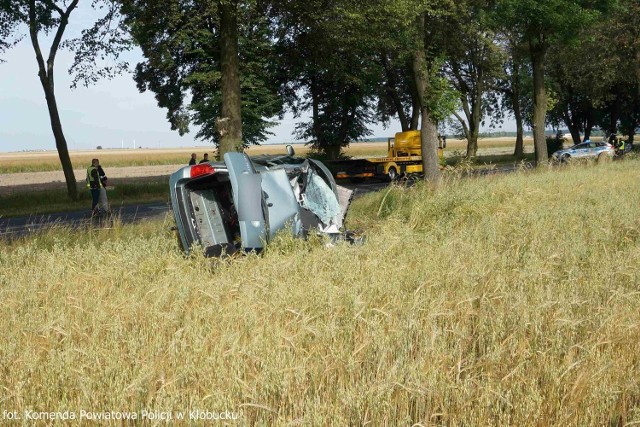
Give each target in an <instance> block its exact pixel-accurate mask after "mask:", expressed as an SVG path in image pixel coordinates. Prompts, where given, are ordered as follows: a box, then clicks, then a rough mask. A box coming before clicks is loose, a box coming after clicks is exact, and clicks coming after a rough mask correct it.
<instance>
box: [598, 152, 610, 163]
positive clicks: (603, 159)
mask: <svg viewBox="0 0 640 427" xmlns="http://www.w3.org/2000/svg"><path fill="white" fill-rule="evenodd" d="M597 160H598V163H605V162H608V161H610V160H611V156H609V155H608V154H607V153H600V154H598V159H597Z"/></svg>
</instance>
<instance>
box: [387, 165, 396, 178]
mask: <svg viewBox="0 0 640 427" xmlns="http://www.w3.org/2000/svg"><path fill="white" fill-rule="evenodd" d="M387 177H388V178H389V181H395V180H396V178H398V171H397V170H396V168H394V167H393V166H392V167H390V168H389V171H388V172H387Z"/></svg>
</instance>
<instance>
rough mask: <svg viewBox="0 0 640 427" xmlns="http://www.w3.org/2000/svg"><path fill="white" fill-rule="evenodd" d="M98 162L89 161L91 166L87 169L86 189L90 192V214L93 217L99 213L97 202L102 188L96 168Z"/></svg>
mask: <svg viewBox="0 0 640 427" xmlns="http://www.w3.org/2000/svg"><path fill="white" fill-rule="evenodd" d="M99 166H100V161H99V160H98V159H92V160H91V166H89V167H88V168H87V188H88V189H89V190H90V191H91V200H92V203H91V214H92V215H95V214H98V213H100V211H99V209H98V202H99V201H100V189H102V188H104V186H103V185H102V181H101V180H100V172H98V167H99Z"/></svg>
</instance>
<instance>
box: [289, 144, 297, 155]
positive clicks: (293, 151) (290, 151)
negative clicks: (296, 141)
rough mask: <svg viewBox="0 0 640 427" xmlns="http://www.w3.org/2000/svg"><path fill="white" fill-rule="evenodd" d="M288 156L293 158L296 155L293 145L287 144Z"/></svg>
mask: <svg viewBox="0 0 640 427" xmlns="http://www.w3.org/2000/svg"><path fill="white" fill-rule="evenodd" d="M287 154H288V155H290V156H292V157H293V156H295V155H296V151H295V150H294V149H293V147H292V146H291V144H287Z"/></svg>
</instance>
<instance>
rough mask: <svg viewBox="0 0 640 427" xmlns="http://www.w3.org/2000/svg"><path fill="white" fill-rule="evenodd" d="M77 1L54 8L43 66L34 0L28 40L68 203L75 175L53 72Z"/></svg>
mask: <svg viewBox="0 0 640 427" xmlns="http://www.w3.org/2000/svg"><path fill="white" fill-rule="evenodd" d="M78 1H79V0H73V1H72V2H71V3H70V4H69V6H68V7H67V10H66V11H62V10H61V9H57V12H58V13H59V14H60V23H59V25H58V29H57V30H56V33H55V36H54V38H53V42H52V43H51V49H50V50H49V57H48V58H47V62H46V64H45V61H44V57H43V56H42V50H41V49H40V42H39V41H38V30H39V28H38V22H37V18H36V15H37V12H36V2H35V0H30V1H29V37H30V39H31V45H32V46H33V51H34V52H35V54H36V61H37V63H38V77H39V78H40V84H41V85H42V89H43V90H44V96H45V99H46V100H47V108H48V110H49V121H50V122H51V130H52V131H53V137H54V139H55V141H56V149H57V151H58V157H59V158H60V164H61V165H62V171H63V173H64V179H65V181H66V183H67V194H68V196H69V198H70V199H71V200H78V187H77V182H76V176H75V175H74V173H73V164H72V163H71V158H70V157H69V150H68V148H67V140H66V138H65V137H64V132H63V131H62V122H61V121H60V114H59V112H58V104H57V102H56V97H55V84H54V78H53V69H54V64H55V58H56V54H57V53H58V48H59V46H60V42H61V41H62V35H63V34H64V31H65V29H66V28H67V24H68V22H69V15H70V14H71V12H72V11H73V10H74V9H75V8H76V7H77V5H78Z"/></svg>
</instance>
